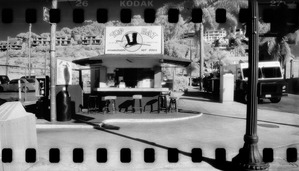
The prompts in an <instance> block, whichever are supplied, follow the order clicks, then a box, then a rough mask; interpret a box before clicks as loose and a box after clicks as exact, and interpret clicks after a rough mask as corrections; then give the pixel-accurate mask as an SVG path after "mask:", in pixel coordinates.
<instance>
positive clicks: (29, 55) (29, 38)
mask: <svg viewBox="0 0 299 171" xmlns="http://www.w3.org/2000/svg"><path fill="white" fill-rule="evenodd" d="M31 27H32V24H31V23H29V37H28V49H29V52H28V67H29V69H28V70H29V72H28V75H29V78H30V76H31Z"/></svg>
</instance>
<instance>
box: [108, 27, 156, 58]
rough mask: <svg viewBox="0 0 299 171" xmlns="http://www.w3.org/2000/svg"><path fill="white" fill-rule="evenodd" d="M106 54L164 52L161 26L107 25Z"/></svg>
mask: <svg viewBox="0 0 299 171" xmlns="http://www.w3.org/2000/svg"><path fill="white" fill-rule="evenodd" d="M105 37H106V40H105V54H162V29H161V26H147V27H143V26H129V27H106V35H105Z"/></svg>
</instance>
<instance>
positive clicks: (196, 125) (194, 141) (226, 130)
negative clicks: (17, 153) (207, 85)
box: [29, 115, 299, 171]
mask: <svg viewBox="0 0 299 171" xmlns="http://www.w3.org/2000/svg"><path fill="white" fill-rule="evenodd" d="M259 123H260V124H262V122H259ZM245 124H246V123H245V119H232V118H229V117H219V116H211V115H203V116H201V117H199V118H196V119H190V120H185V121H177V122H166V123H134V124H132V123H114V125H115V126H119V127H120V129H119V130H117V131H114V130H105V129H101V128H95V129H59V130H57V129H52V130H49V129H40V130H38V132H37V135H38V148H39V156H40V160H41V162H39V163H36V164H35V165H33V166H32V167H31V169H29V170H30V171H31V170H40V169H44V168H45V165H46V166H47V165H49V167H50V166H53V164H50V163H49V162H48V160H49V149H50V148H59V149H61V156H60V158H61V164H57V165H56V167H54V170H93V169H94V168H99V167H100V168H101V169H104V170H111V168H113V169H112V170H132V169H133V170H186V169H187V170H198V169H199V168H200V169H203V170H212V171H213V170H219V169H220V170H222V169H221V168H217V167H218V166H215V165H213V164H215V149H216V148H225V150H226V160H227V161H231V159H232V158H233V157H234V156H235V155H237V153H238V150H239V148H241V147H242V145H243V143H244V141H243V138H242V137H243V135H244V133H245ZM273 132H276V134H277V135H279V136H273ZM258 134H259V137H260V139H259V148H260V151H262V149H263V148H273V149H274V151H275V155H274V158H275V160H276V161H280V160H284V158H285V149H286V148H287V147H297V148H298V147H299V145H298V128H295V127H289V126H283V125H276V127H262V126H259V127H258ZM296 144H297V145H296ZM74 148H82V149H84V162H83V163H81V164H80V165H79V164H76V163H74V162H73V161H72V151H73V149H74ZM98 148H106V149H107V152H108V154H107V156H108V160H107V163H104V164H103V163H97V161H96V156H97V154H96V151H97V149H98ZM122 148H129V149H131V154H132V156H131V162H129V163H122V162H120V150H121V149H122ZM145 148H153V149H154V150H155V162H154V163H145V162H144V160H143V155H144V154H143V152H144V149H145ZM170 148H177V149H178V150H179V161H178V162H177V163H169V162H168V158H167V150H168V149H170ZM193 148H201V149H202V152H203V157H204V158H203V159H204V160H203V162H201V163H193V162H192V159H191V151H192V149H193ZM275 164H276V163H275ZM51 168H52V167H51ZM283 168H284V169H285V168H289V169H287V170H290V171H293V170H294V171H295V170H296V169H298V167H293V166H291V164H290V165H289V166H288V165H286V166H283ZM272 170H273V169H272ZM274 170H275V171H276V170H277V171H278V170H279V169H277V168H275V169H274Z"/></svg>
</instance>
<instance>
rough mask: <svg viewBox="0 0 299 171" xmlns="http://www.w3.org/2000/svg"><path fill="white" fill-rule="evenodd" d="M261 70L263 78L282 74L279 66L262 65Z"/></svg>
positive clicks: (277, 76) (276, 76)
mask: <svg viewBox="0 0 299 171" xmlns="http://www.w3.org/2000/svg"><path fill="white" fill-rule="evenodd" d="M261 70H262V73H263V78H280V77H281V76H282V75H281V71H280V68H279V67H271V68H270V67H263V68H261Z"/></svg>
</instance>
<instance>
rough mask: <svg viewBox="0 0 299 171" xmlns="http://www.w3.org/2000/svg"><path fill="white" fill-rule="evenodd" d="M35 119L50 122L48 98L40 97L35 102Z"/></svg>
mask: <svg viewBox="0 0 299 171" xmlns="http://www.w3.org/2000/svg"><path fill="white" fill-rule="evenodd" d="M36 117H37V118H44V119H46V120H48V121H50V100H49V99H48V97H41V98H39V99H38V101H37V102H36Z"/></svg>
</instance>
